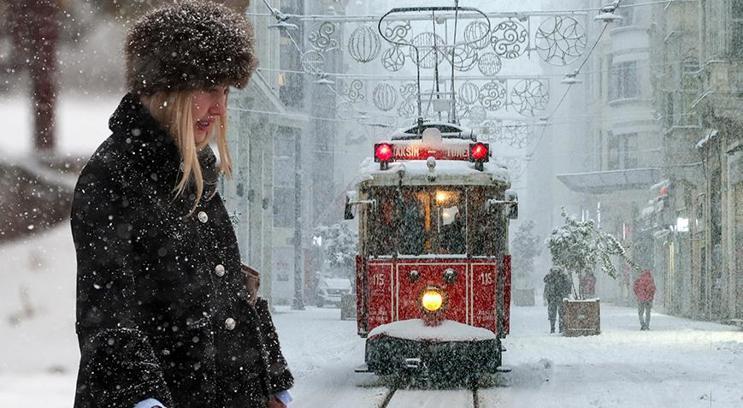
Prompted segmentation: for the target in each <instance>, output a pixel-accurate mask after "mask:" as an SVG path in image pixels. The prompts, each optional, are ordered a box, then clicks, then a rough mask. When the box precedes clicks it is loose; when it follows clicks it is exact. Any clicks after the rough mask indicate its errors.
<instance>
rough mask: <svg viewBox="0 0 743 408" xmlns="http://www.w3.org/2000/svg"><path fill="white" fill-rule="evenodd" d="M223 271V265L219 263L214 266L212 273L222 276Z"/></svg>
mask: <svg viewBox="0 0 743 408" xmlns="http://www.w3.org/2000/svg"><path fill="white" fill-rule="evenodd" d="M224 272H225V270H224V265H222V264H219V265H217V266H215V267H214V274H215V275H217V276H219V277H220V278H221V277H222V276H224Z"/></svg>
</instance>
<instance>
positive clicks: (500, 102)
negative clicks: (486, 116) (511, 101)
mask: <svg viewBox="0 0 743 408" xmlns="http://www.w3.org/2000/svg"><path fill="white" fill-rule="evenodd" d="M507 94H508V91H507V90H506V85H505V84H504V83H503V82H502V81H495V80H493V81H488V82H486V83H485V84H484V85H483V86H482V87H480V104H481V105H482V106H484V107H485V109H487V110H489V111H496V110H498V109H501V108H503V107H504V106H505V105H506V95H507Z"/></svg>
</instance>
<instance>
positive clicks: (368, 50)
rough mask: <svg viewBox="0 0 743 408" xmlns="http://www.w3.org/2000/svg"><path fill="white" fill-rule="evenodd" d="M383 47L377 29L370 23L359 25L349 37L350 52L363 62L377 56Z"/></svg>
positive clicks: (352, 56)
mask: <svg viewBox="0 0 743 408" xmlns="http://www.w3.org/2000/svg"><path fill="white" fill-rule="evenodd" d="M381 48H382V44H381V41H380V39H379V34H378V33H377V30H375V29H373V28H372V27H370V26H368V25H362V26H359V27H357V28H356V29H355V30H354V31H353V33H351V36H350V37H349V38H348V54H349V55H351V58H353V59H354V60H356V61H357V62H360V63H362V64H363V63H367V62H369V61H372V60H373V59H374V58H377V56H378V55H379V51H380V49H381Z"/></svg>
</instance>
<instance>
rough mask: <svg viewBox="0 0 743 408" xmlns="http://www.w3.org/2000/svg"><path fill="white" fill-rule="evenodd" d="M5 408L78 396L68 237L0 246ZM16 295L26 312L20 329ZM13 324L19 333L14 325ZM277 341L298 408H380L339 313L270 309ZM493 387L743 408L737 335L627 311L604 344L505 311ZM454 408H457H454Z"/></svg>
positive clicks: (484, 398)
mask: <svg viewBox="0 0 743 408" xmlns="http://www.w3.org/2000/svg"><path fill="white" fill-rule="evenodd" d="M0 259H1V260H2V262H3V266H2V268H0V282H1V283H2V284H0V312H2V314H1V316H0V317H1V318H2V320H0V407H12V406H26V407H32V408H36V407H38V408H69V407H71V406H72V398H73V394H74V387H75V384H74V382H75V372H76V370H77V359H78V351H77V343H76V338H75V334H74V310H75V309H74V304H75V299H74V296H75V260H74V248H73V246H72V241H71V237H70V232H69V225H62V226H60V227H58V228H56V229H54V230H51V231H50V232H49V233H47V234H45V235H43V236H41V237H38V238H35V239H33V240H29V241H27V242H20V243H15V244H11V245H6V246H0ZM21 288H26V289H25V293H26V295H23V296H24V297H25V298H26V299H27V304H28V305H31V308H32V309H33V311H34V312H33V313H34V314H33V316H32V317H30V318H24V317H23V316H24V314H23V312H22V311H23V310H24V308H23V307H22V304H23V302H22V301H21V298H22V297H21V294H20V293H21V291H22V289H21ZM18 317H20V318H21V319H20V321H19V322H17V323H11V319H12V318H18ZM274 320H275V322H276V325H277V328H278V332H279V336H280V340H281V342H282V346H283V350H284V353H285V355H286V358H287V360H288V361H289V364H290V366H291V369H292V371H293V372H294V374H295V377H296V380H297V381H296V386H295V388H294V389H293V390H292V393H293V394H294V397H295V403H293V404H292V407H295V408H302V407H307V408H316V407H376V406H378V405H379V404H380V402H381V401H382V399H383V398H384V395H385V389H384V387H383V386H382V385H381V384H380V382H379V381H378V379H377V378H376V377H375V376H374V375H371V374H355V373H354V372H353V368H354V367H355V366H357V365H359V364H361V363H362V362H363V357H364V341H363V339H360V338H358V337H357V336H356V323H355V322H354V321H342V320H340V311H339V310H338V309H328V308H324V309H317V308H314V307H308V308H307V310H305V311H293V310H290V309H289V308H288V307H285V306H279V307H277V310H276V313H275V314H274ZM511 321H512V324H513V327H512V334H511V336H509V337H508V339H507V340H506V343H505V344H506V347H507V348H508V351H507V352H506V353H505V355H504V358H505V361H504V363H505V364H506V365H508V366H510V367H512V368H513V371H512V372H511V373H510V374H504V375H502V376H501V377H500V378H499V379H498V386H495V387H492V388H489V389H482V390H480V402H481V404H480V406H481V407H496V406H497V407H529V406H531V407H539V408H549V407H560V408H572V407H576V408H577V407H602V408H614V407H664V408H665V407H684V408H685V407H699V408H707V407H710V406H712V407H730V408H734V407H736V408H737V407H741V406H743V388H741V384H743V369H741V367H743V331H741V330H739V329H736V328H733V327H730V326H723V325H719V324H715V323H707V322H698V321H691V320H686V319H680V318H676V317H672V316H666V315H661V314H654V315H653V319H652V322H651V329H652V330H651V331H649V332H644V331H640V330H639V322H638V320H637V314H636V311H635V310H634V309H632V308H624V307H615V306H612V305H607V304H603V305H602V306H601V323H602V334H601V335H599V336H592V337H580V338H565V337H562V336H557V335H550V334H548V333H547V331H548V322H547V319H546V310H545V308H544V307H540V306H537V307H514V308H512V318H511ZM417 392H418V393H420V394H419V395H420V399H419V401H420V405H418V406H420V407H445V406H446V407H449V406H456V403H455V402H454V401H448V400H447V398H446V395H447V394H446V393H445V392H436V393H432V392H430V391H417ZM452 404H455V405H452Z"/></svg>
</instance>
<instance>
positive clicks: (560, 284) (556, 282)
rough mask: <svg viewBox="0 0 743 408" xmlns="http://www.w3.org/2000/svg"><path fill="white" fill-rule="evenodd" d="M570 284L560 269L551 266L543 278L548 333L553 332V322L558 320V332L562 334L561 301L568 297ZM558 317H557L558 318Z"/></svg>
mask: <svg viewBox="0 0 743 408" xmlns="http://www.w3.org/2000/svg"><path fill="white" fill-rule="evenodd" d="M571 290H572V284H571V283H570V278H569V277H568V276H567V275H566V274H565V273H564V272H563V271H562V268H560V267H557V266H553V267H552V268H550V272H549V273H548V274H547V275H545V277H544V297H545V298H546V299H547V319H549V321H550V333H554V332H555V320H557V319H558V318H559V326H558V328H559V330H560V333H562V327H563V325H562V322H563V314H564V312H565V310H564V306H563V302H562V300H563V299H564V298H566V297H568V296H569V295H570V292H571ZM558 316H559V317H558Z"/></svg>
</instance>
